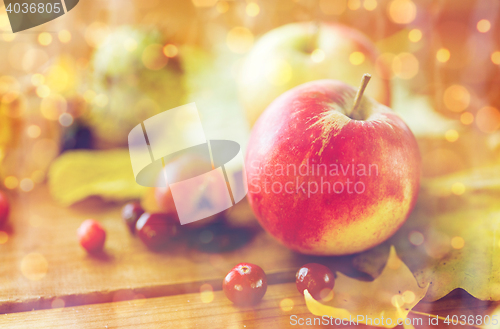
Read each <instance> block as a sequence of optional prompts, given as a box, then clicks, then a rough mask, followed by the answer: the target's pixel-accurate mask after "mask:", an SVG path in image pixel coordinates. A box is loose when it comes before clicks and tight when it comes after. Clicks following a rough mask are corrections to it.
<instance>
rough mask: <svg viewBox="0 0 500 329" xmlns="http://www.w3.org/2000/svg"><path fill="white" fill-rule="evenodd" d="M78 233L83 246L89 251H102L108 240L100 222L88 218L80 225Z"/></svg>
mask: <svg viewBox="0 0 500 329" xmlns="http://www.w3.org/2000/svg"><path fill="white" fill-rule="evenodd" d="M77 233H78V239H79V240H80V244H81V246H82V247H83V248H85V250H87V251H88V252H89V253H97V252H100V251H102V249H103V247H104V241H106V231H104V229H103V228H102V226H101V224H99V222H97V221H95V220H93V219H87V220H85V221H84V222H83V223H82V225H80V227H79V228H78V231H77Z"/></svg>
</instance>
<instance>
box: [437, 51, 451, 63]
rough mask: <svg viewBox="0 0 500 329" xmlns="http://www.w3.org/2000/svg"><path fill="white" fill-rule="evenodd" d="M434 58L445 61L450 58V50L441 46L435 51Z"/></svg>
mask: <svg viewBox="0 0 500 329" xmlns="http://www.w3.org/2000/svg"><path fill="white" fill-rule="evenodd" d="M436 59H437V60H438V61H439V62H441V63H446V62H447V61H448V60H449V59H450V51H449V50H448V49H446V48H441V49H439V50H438V51H437V53H436Z"/></svg>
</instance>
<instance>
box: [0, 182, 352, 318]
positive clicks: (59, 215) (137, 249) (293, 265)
mask: <svg viewBox="0 0 500 329" xmlns="http://www.w3.org/2000/svg"><path fill="white" fill-rule="evenodd" d="M244 207H245V205H240V210H238V209H236V210H235V211H240V212H245V211H246V210H244V209H241V208H244ZM12 210H13V212H12V214H11V218H10V227H8V228H7V230H6V231H7V232H8V234H9V240H8V241H7V243H5V244H3V245H0V264H2V266H1V267H0V313H6V312H15V311H27V310H32V309H43V308H50V305H51V302H52V301H53V300H54V299H55V298H57V297H61V298H64V300H65V301H66V303H67V305H83V304H89V303H100V302H110V301H112V300H113V296H114V295H115V294H116V293H117V292H120V291H128V290H130V291H134V292H135V293H140V294H142V295H144V296H146V297H157V296H166V295H173V294H180V293H187V292H192V291H197V290H198V289H199V286H200V285H201V284H203V283H204V282H209V283H211V284H212V285H213V286H214V287H216V288H217V287H219V288H220V285H221V282H222V279H223V277H224V276H225V274H226V273H227V272H228V271H229V270H230V269H231V268H232V267H233V266H234V265H236V264H238V263H240V262H251V263H256V264H259V265H260V266H261V267H262V268H263V269H264V270H265V271H266V273H267V274H268V276H269V281H270V282H271V283H274V282H290V281H293V280H294V275H295V271H296V270H297V268H298V267H300V266H301V265H302V264H305V263H307V262H310V261H311V260H314V259H315V258H314V257H313V258H311V257H306V256H303V255H298V254H296V253H293V252H291V251H290V250H288V249H286V248H285V247H283V246H281V245H280V244H279V243H277V242H276V241H275V240H274V239H272V238H271V237H270V236H269V235H267V234H266V233H265V232H263V231H262V230H261V229H260V228H258V225H256V224H253V225H254V226H253V227H252V224H250V225H247V226H244V227H245V228H240V229H236V230H233V231H234V236H232V237H230V238H231V239H232V240H234V241H236V242H238V241H240V242H241V241H243V242H244V241H245V240H249V241H248V242H247V243H245V244H243V245H242V246H241V247H238V248H236V249H234V250H232V251H227V252H222V253H218V252H216V251H217V247H216V246H215V247H214V245H210V244H207V245H205V244H203V243H200V241H199V235H200V231H196V232H187V233H186V234H184V238H183V239H181V240H180V241H179V242H177V244H176V245H175V247H173V248H171V249H168V250H165V251H162V252H156V253H155V252H152V251H149V250H148V249H147V248H146V247H145V246H144V245H143V244H142V242H141V241H140V239H139V238H138V237H135V236H133V235H131V234H130V233H129V232H128V229H127V228H126V226H125V225H124V224H123V223H122V222H121V217H120V211H121V205H109V204H108V205H107V204H105V203H103V202H100V201H99V200H88V201H86V202H83V203H81V204H79V205H77V206H75V207H71V208H62V207H59V206H58V205H57V204H54V202H53V201H51V199H50V196H49V194H48V191H47V189H46V188H41V189H38V190H36V191H33V192H31V193H29V194H22V195H20V196H18V197H17V198H16V199H15V200H13V203H12ZM87 218H94V219H96V220H98V221H99V222H101V223H102V224H103V226H104V228H105V229H106V231H107V240H106V245H105V250H106V253H105V254H104V255H101V256H99V257H93V256H89V255H88V254H87V253H86V252H85V251H84V250H83V249H82V248H81V247H80V245H79V244H78V241H77V238H76V231H77V228H78V227H79V225H80V224H81V222H82V221H84V220H85V219H87ZM256 227H257V228H256ZM233 231H231V232H233ZM231 234H233V233H231ZM223 237H224V238H227V236H223ZM33 253H35V254H36V255H37V256H38V258H40V257H43V258H42V259H45V261H46V264H47V270H46V274H45V275H43V273H44V271H43V269H42V271H41V273H37V272H36V271H35V272H34V273H31V274H35V275H34V276H35V278H34V279H38V280H33V275H30V273H27V274H28V275H27V276H26V275H25V274H23V266H24V267H25V268H26V267H27V266H28V267H29V265H30V263H32V261H31V262H30V261H29V260H30V259H32V256H28V257H27V258H26V256H27V255H30V254H33ZM30 257H31V258H30ZM323 260H325V261H326V260H327V261H328V262H330V263H333V264H334V265H332V266H335V267H336V268H341V267H345V266H346V264H347V267H349V265H348V264H350V261H346V260H348V258H345V257H344V258H342V257H338V258H329V259H323ZM42 265H43V264H42ZM28 269H29V268H28ZM35 270H36V268H35ZM351 270H352V269H351ZM345 271H347V272H349V269H345V270H344V272H345ZM25 272H26V269H25ZM31 272H33V271H31ZM37 274H40V277H36V276H37ZM30 278H31V279H30Z"/></svg>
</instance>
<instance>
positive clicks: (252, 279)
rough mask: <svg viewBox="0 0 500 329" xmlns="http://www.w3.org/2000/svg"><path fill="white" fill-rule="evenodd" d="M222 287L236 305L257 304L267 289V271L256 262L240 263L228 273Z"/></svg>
mask: <svg viewBox="0 0 500 329" xmlns="http://www.w3.org/2000/svg"><path fill="white" fill-rule="evenodd" d="M222 289H223V290H224V293H225V294H226V297H227V298H228V299H229V300H230V301H232V302H233V303H235V304H236V305H240V306H246V305H253V304H256V303H258V302H259V301H260V300H261V299H262V297H264V295H265V293H266V290H267V278H266V273H264V271H263V270H262V268H260V267H259V266H257V265H254V264H250V263H241V264H238V265H236V266H235V267H234V268H233V269H232V270H231V271H229V273H228V274H227V275H226V278H225V279H224V281H223V282H222Z"/></svg>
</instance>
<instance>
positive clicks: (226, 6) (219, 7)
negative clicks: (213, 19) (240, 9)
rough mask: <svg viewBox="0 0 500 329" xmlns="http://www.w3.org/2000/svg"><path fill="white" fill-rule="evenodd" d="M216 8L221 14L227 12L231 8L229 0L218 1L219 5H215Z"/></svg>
mask: <svg viewBox="0 0 500 329" xmlns="http://www.w3.org/2000/svg"><path fill="white" fill-rule="evenodd" d="M215 9H217V11H218V12H219V13H221V14H223V13H225V12H227V11H228V10H229V4H228V3H227V1H219V2H217V6H215Z"/></svg>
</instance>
